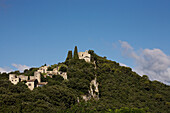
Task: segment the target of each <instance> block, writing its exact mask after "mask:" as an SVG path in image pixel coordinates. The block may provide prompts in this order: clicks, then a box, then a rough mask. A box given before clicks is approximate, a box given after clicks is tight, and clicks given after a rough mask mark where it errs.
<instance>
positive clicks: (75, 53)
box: [74, 46, 79, 59]
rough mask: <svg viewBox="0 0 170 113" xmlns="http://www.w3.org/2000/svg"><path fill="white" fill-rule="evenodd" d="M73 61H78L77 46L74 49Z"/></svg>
mask: <svg viewBox="0 0 170 113" xmlns="http://www.w3.org/2000/svg"><path fill="white" fill-rule="evenodd" d="M74 59H79V57H78V50H77V46H75V48H74Z"/></svg>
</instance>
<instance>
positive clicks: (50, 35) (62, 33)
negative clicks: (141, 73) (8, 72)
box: [0, 0, 170, 70]
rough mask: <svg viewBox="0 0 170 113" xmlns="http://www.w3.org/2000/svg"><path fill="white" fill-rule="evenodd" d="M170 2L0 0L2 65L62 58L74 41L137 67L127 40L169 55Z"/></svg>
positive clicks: (137, 47) (36, 63)
mask: <svg viewBox="0 0 170 113" xmlns="http://www.w3.org/2000/svg"><path fill="white" fill-rule="evenodd" d="M169 6H170V1H169V0H0V51H1V55H0V68H1V69H4V68H6V69H7V68H8V69H9V68H10V69H14V70H15V69H16V68H15V66H14V65H13V66H12V64H18V65H19V64H20V65H26V66H29V67H32V66H37V67H39V66H41V65H43V64H44V63H47V64H50V65H51V64H55V63H58V62H62V61H64V60H65V58H66V56H67V51H68V50H73V49H74V46H75V45H77V46H78V49H79V51H85V50H89V49H93V50H94V51H95V52H96V53H97V54H99V55H101V56H107V58H108V59H111V60H115V61H117V62H120V63H123V64H126V65H128V66H130V67H132V68H135V66H136V65H139V64H137V63H135V62H136V60H135V59H134V58H132V57H127V56H128V55H126V54H122V53H123V50H122V43H120V42H122V41H124V42H127V43H128V44H129V46H131V47H132V48H133V51H135V52H136V54H140V51H141V50H145V49H150V50H154V48H157V49H160V50H161V51H162V52H163V53H164V54H165V55H166V56H167V57H168V58H169V55H170V51H169V50H170V45H169V44H170V21H169V20H170V7H169ZM157 52H158V51H157ZM169 67H170V65H168V68H169Z"/></svg>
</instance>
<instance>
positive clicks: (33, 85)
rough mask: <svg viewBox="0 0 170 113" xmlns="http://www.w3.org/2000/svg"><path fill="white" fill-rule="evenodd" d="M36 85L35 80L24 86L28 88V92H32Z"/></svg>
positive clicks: (36, 81)
mask: <svg viewBox="0 0 170 113" xmlns="http://www.w3.org/2000/svg"><path fill="white" fill-rule="evenodd" d="M37 84H38V80H37V79H32V80H28V81H27V83H26V85H27V86H28V88H29V89H30V90H33V89H34V88H35V87H37Z"/></svg>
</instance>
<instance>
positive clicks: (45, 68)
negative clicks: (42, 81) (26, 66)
mask: <svg viewBox="0 0 170 113" xmlns="http://www.w3.org/2000/svg"><path fill="white" fill-rule="evenodd" d="M48 68H49V66H42V67H40V68H39V70H38V72H40V73H47V69H48Z"/></svg>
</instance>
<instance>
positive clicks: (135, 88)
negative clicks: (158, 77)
mask: <svg viewBox="0 0 170 113" xmlns="http://www.w3.org/2000/svg"><path fill="white" fill-rule="evenodd" d="M75 50H76V48H75ZM76 51H77V50H76ZM75 53H76V52H75ZM89 53H90V54H91V55H92V57H91V61H92V62H93V63H87V62H85V61H84V60H79V59H75V58H73V59H72V58H69V59H67V60H66V62H64V63H60V64H54V65H52V66H50V68H49V70H53V69H54V68H56V67H57V66H58V65H59V66H60V71H66V72H67V73H68V80H64V79H63V78H62V77H61V76H60V75H53V78H50V77H47V78H44V77H43V76H42V78H41V80H42V81H45V82H48V84H47V85H46V86H44V87H39V88H35V89H34V90H33V91H30V90H29V89H28V88H27V86H26V85H25V84H24V83H23V82H20V83H18V84H17V85H13V84H11V82H10V81H9V80H8V76H9V75H8V74H6V73H2V74H0V112H18V113H20V112H23V113H25V112H26V113H30V112H32V113H35V112H36V113H44V112H47V113H56V112H61V113H66V112H77V113H83V112H91V113H94V112H101V113H103V112H107V113H109V112H110V113H144V112H153V113H156V112H161V113H169V112H170V86H167V85H165V84H163V83H160V82H158V81H150V80H149V78H148V77H147V75H143V76H142V77H141V76H139V75H138V74H137V73H135V72H133V71H132V69H131V68H129V67H123V66H120V65H119V63H116V62H115V61H110V60H107V59H106V57H100V56H98V55H96V54H95V53H94V51H92V50H89ZM70 54H71V53H70ZM76 54H77V55H78V52H77V53H76ZM74 56H75V55H74ZM94 62H95V64H94ZM95 67H96V68H95ZM37 69H38V68H31V69H29V70H25V71H24V73H20V72H18V71H15V72H11V73H15V74H24V75H27V76H31V75H33V73H34V72H35V71H36V70H37ZM95 75H97V82H98V83H99V94H100V95H99V97H100V99H99V100H98V101H95V100H93V99H91V100H89V101H88V102H84V101H83V100H82V98H81V95H87V94H88V90H89V87H90V82H91V81H92V80H93V79H94V78H95ZM78 100H79V102H78Z"/></svg>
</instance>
